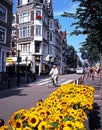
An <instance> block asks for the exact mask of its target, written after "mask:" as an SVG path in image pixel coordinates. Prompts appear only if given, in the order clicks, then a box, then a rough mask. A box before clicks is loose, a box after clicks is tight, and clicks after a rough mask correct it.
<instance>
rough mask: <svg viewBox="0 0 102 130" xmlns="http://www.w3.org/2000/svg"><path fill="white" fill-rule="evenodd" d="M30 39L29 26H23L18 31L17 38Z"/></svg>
mask: <svg viewBox="0 0 102 130" xmlns="http://www.w3.org/2000/svg"><path fill="white" fill-rule="evenodd" d="M28 37H30V26H27V27H26V26H24V27H21V28H20V29H19V38H28Z"/></svg>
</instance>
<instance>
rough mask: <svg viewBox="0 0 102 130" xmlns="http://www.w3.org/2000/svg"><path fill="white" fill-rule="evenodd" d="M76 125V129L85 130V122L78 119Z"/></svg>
mask: <svg viewBox="0 0 102 130" xmlns="http://www.w3.org/2000/svg"><path fill="white" fill-rule="evenodd" d="M74 126H75V128H76V129H81V130H85V126H84V123H83V122H79V121H76V122H75V125H74Z"/></svg>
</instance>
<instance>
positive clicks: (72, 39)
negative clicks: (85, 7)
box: [13, 0, 85, 56]
mask: <svg viewBox="0 0 102 130" xmlns="http://www.w3.org/2000/svg"><path fill="white" fill-rule="evenodd" d="M13 3H14V6H13V12H14V13H15V12H16V3H17V0H13ZM52 3H53V14H54V18H55V19H59V23H60V24H61V30H62V31H65V30H66V32H67V43H68V45H72V46H73V47H74V48H75V50H76V51H77V53H78V55H79V56H80V52H79V48H80V47H81V45H80V43H81V42H84V41H85V36H83V35H79V36H70V35H69V34H70V33H71V32H72V31H73V30H74V26H70V25H71V23H72V22H74V19H69V18H65V17H61V14H62V13H63V12H64V11H65V12H70V13H75V11H76V8H77V7H78V2H72V0H52Z"/></svg>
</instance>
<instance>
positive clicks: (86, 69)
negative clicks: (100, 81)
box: [85, 67, 89, 80]
mask: <svg viewBox="0 0 102 130" xmlns="http://www.w3.org/2000/svg"><path fill="white" fill-rule="evenodd" d="M88 78H89V68H88V67H86V68H85V79H86V80H87V79H88Z"/></svg>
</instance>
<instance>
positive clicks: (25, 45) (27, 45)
mask: <svg viewBox="0 0 102 130" xmlns="http://www.w3.org/2000/svg"><path fill="white" fill-rule="evenodd" d="M19 49H20V50H21V51H22V52H30V43H22V44H19Z"/></svg>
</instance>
